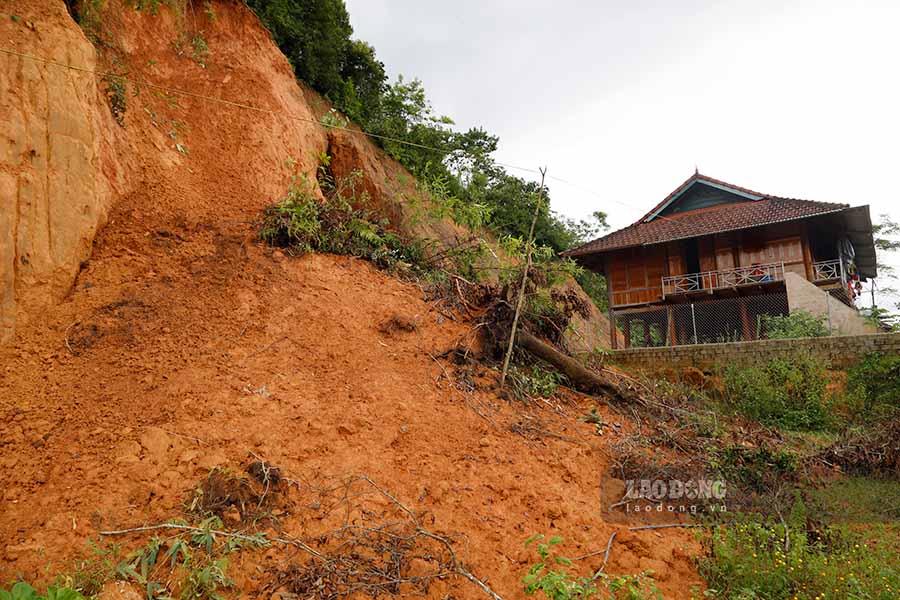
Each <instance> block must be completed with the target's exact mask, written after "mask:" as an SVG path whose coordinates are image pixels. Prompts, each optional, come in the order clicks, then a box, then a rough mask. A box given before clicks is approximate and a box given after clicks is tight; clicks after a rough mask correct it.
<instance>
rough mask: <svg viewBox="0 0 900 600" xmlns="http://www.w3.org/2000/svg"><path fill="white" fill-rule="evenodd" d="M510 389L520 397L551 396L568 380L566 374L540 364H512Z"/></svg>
mask: <svg viewBox="0 0 900 600" xmlns="http://www.w3.org/2000/svg"><path fill="white" fill-rule="evenodd" d="M509 380H510V389H511V390H512V391H513V394H514V395H515V396H516V397H517V398H518V399H519V400H524V399H526V398H531V397H541V398H549V397H551V396H553V395H554V394H555V393H556V388H558V387H559V386H560V385H561V384H563V383H565V382H566V376H565V375H563V374H562V373H560V372H559V371H556V370H554V369H545V368H544V367H542V366H540V365H531V366H530V367H522V366H518V365H512V366H511V367H510V370H509Z"/></svg>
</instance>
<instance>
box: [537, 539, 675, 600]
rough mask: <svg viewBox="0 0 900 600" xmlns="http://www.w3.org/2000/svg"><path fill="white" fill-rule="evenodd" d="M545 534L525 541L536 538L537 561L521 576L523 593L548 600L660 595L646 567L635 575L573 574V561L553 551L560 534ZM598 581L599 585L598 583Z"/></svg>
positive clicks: (630, 599)
mask: <svg viewBox="0 0 900 600" xmlns="http://www.w3.org/2000/svg"><path fill="white" fill-rule="evenodd" d="M543 540H544V536H542V535H535V536H532V537H530V538H528V540H527V541H526V542H525V546H526V547H528V546H530V545H531V544H533V543H535V542H537V544H536V551H537V554H538V562H536V563H535V564H534V565H532V566H531V568H530V569H529V570H528V573H527V574H526V575H525V576H524V577H523V578H522V583H523V584H524V585H525V595H526V596H533V595H535V594H536V593H538V592H543V594H544V596H546V597H547V598H549V599H550V600H583V599H586V598H595V597H596V598H599V599H602V600H655V599H659V600H661V599H662V595H661V594H660V593H659V590H657V588H656V584H655V583H654V582H653V578H652V576H651V573H650V572H649V571H647V572H643V573H640V574H638V575H620V576H612V575H607V574H606V573H603V572H602V571H597V572H596V573H594V574H593V575H591V576H586V575H585V576H573V575H572V574H571V573H569V571H568V568H569V567H571V566H572V561H571V560H569V559H568V558H565V557H564V556H558V555H556V554H554V552H553V547H554V546H556V545H557V544H560V543H562V541H563V539H562V538H561V537H552V538H550V539H549V540H548V541H547V542H544V541H543ZM598 584H599V585H598Z"/></svg>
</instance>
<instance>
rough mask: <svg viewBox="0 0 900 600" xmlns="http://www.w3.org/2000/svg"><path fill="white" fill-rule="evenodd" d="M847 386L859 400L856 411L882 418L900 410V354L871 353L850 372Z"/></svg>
mask: <svg viewBox="0 0 900 600" xmlns="http://www.w3.org/2000/svg"><path fill="white" fill-rule="evenodd" d="M847 389H848V392H849V395H850V397H851V398H853V399H855V400H856V401H858V402H859V408H858V410H857V411H856V412H857V415H861V416H863V417H867V418H876V419H877V418H881V417H885V416H890V415H893V414H896V413H897V412H898V411H900V356H884V355H882V354H877V353H875V354H870V355H868V356H866V357H865V358H864V359H863V360H862V361H861V362H859V363H858V364H856V365H855V366H854V367H852V368H851V369H850V371H849V373H848V380H847Z"/></svg>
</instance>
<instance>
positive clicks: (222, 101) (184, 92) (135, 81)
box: [0, 48, 680, 225]
mask: <svg viewBox="0 0 900 600" xmlns="http://www.w3.org/2000/svg"><path fill="white" fill-rule="evenodd" d="M0 53H2V54H7V55H10V56H18V57H20V58H25V59H28V60H33V61H36V62H41V63H45V64H48V65H53V66H56V67H61V68H64V69H70V70H73V71H78V72H81V73H88V74H91V75H93V76H95V77H99V78H101V79H104V78H107V77H115V78H118V79H121V80H124V81H127V82H129V83H131V84H132V85H134V86H143V87H148V88H153V89H157V90H160V91H163V92H166V93H168V94H173V95H179V96H184V97H186V98H193V99H197V100H206V101H209V102H217V103H219V104H224V105H226V106H231V107H234V108H241V109H244V110H250V111H254V112H258V113H262V114H268V115H273V116H277V115H280V116H284V117H287V118H289V119H293V120H295V121H300V122H303V123H312V124H315V125H319V126H321V127H325V128H326V129H337V130H340V131H346V132H347V133H351V134H354V135H362V136H365V137H369V138H374V139H379V140H384V141H388V142H393V143H396V144H401V145H405V146H410V147H414V148H420V149H423V150H431V151H434V152H440V153H443V152H446V150H445V149H441V148H436V147H434V146H427V145H425V144H418V143H416V142H410V141H408V140H404V139H401V138H396V137H392V136H388V135H381V134H377V133H370V132H367V131H363V130H362V129H359V128H352V127H347V126H343V125H333V124H326V123H322V122H321V121H319V120H318V119H312V118H308V117H301V116H298V115H295V114H291V113H288V112H284V111H277V110H272V109H269V108H262V107H259V106H253V105H252V104H246V103H243V102H236V101H234V100H227V99H225V98H216V97H214V96H207V95H205V94H198V93H196V92H189V91H187V90H183V89H180V88H172V87H168V86H164V85H159V84H157V83H153V82H152V81H148V80H145V79H135V78H131V77H128V76H125V75H119V74H117V73H115V72H113V71H97V70H94V69H88V68H87V67H80V66H77V65H71V64H67V63H62V62H59V61H55V60H52V59H49V58H44V57H41V56H35V55H32V54H26V53H24V52H18V51H16V50H10V49H7V48H0ZM494 164H496V165H498V166H501V167H505V168H508V169H515V170H518V171H523V172H527V173H532V174H536V175H540V174H541V172H540V171H539V170H537V169H532V168H530V167H522V166H519V165H512V164H509V163H503V162H499V161H494ZM547 178H548V179H553V180H554V181H558V182H559V183H562V184H565V185H569V186H571V187H573V188H576V189H579V190H581V191H584V192H587V193H589V194H591V195H593V196H595V197H597V198H598V199H602V200H603V201H605V202H613V203H615V204H619V205H621V206H625V207H627V208H631V209H633V210H636V211H639V212H643V210H642V209H640V208H638V207H636V206H634V205H631V204H628V203H626V202H622V201H620V200H615V199H612V198H607V197H605V196H601V195H600V193H599V192H597V191H595V190H592V189H590V188H587V187H585V186H582V185H579V184H577V183H573V182H571V181H567V180H565V179H562V178H561V177H555V176H553V175H548V176H547ZM657 218H659V219H662V220H665V221H670V222H672V223H676V224H678V225H680V223H679V222H678V221H677V220H675V219H671V218H669V217H665V216H662V215H657Z"/></svg>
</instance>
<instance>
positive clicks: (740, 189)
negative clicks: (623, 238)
mask: <svg viewBox="0 0 900 600" xmlns="http://www.w3.org/2000/svg"><path fill="white" fill-rule="evenodd" d="M697 181H701V182H702V181H706V182H708V183H712V184H715V185H721V186H724V187H727V188H731V189H733V190H735V191H738V192H742V193H744V194H749V195H751V196H760V198H761V199H762V198H769V197H772V196H771V194H763V193H761V192H757V191H755V190H751V189H750V188H745V187H741V186H739V185H734V184H733V183H728V182H727V181H722V180H721V179H716V178H715V177H710V176H709V175H704V174H702V173H700V172H699V171H694V172H693V173H692V174H691V176H690V177H688V178H687V179H685V180H684V182H682V184H681V185H679V186H678V187H677V188H675V189H674V190H672V192H671V193H669V195H668V196H666V197H665V198H663V200H662V202H660V203H659V204H657V205H656V206H654V207H653V208H651V209H650V210H649V211H648V212H647V213H646V214H645V215H644V216H642V217H641V218H640V219H638V220H637V221H635V222H634V223H633V225H637V224H638V223H642V222H644V221H646V220H647V218H648V217H650V216H651V215H653V214H654V213H655V212H657V211H660V210H662V208H663V207H665V206H666V204H668V203H669V201H670V200H672V199H673V198H674V197H675V196H676V195H678V194H680V193H681V192H683V191H684V190H686V189H687V188H688V187H690V186H691V185H692V184H694V183H695V182H697Z"/></svg>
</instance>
